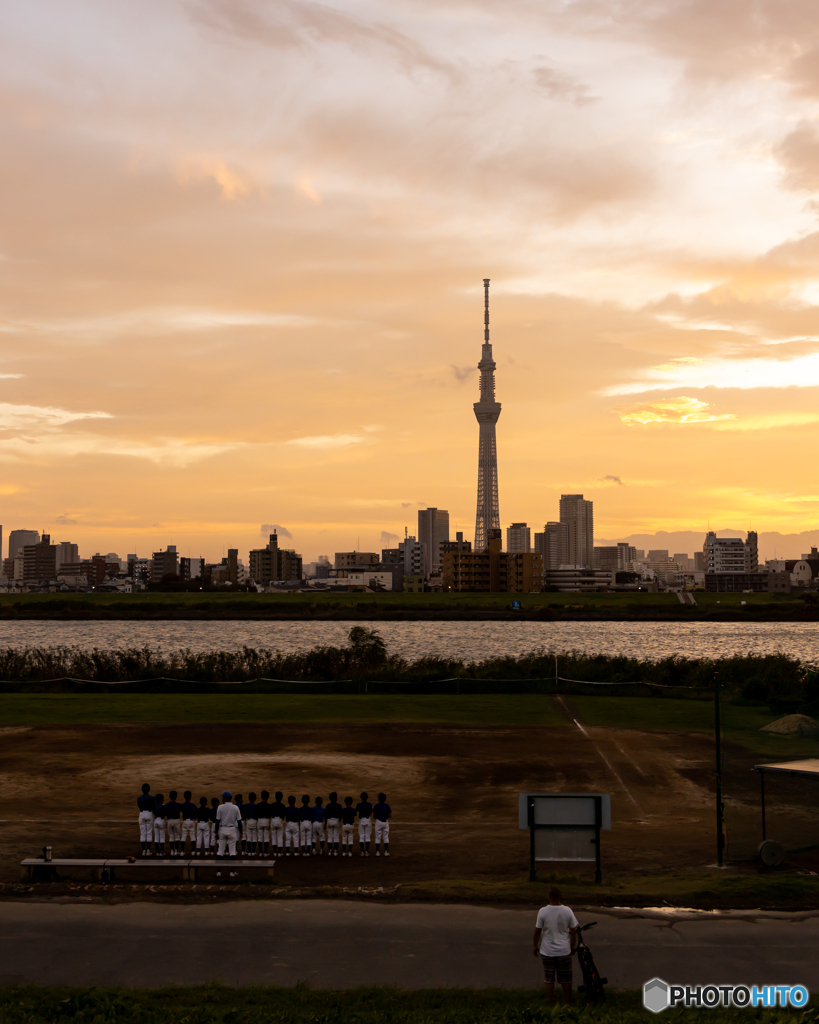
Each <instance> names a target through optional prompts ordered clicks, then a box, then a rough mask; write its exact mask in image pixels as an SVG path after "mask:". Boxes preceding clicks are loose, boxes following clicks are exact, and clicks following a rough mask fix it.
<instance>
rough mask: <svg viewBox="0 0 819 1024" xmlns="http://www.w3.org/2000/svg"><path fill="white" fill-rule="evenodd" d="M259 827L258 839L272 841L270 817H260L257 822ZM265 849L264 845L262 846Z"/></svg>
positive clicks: (262, 841) (266, 841) (261, 841)
mask: <svg viewBox="0 0 819 1024" xmlns="http://www.w3.org/2000/svg"><path fill="white" fill-rule="evenodd" d="M256 826H257V828H258V836H257V838H258V840H259V842H260V843H269V842H270V818H259V819H258V821H257V822H256ZM262 849H264V847H262Z"/></svg>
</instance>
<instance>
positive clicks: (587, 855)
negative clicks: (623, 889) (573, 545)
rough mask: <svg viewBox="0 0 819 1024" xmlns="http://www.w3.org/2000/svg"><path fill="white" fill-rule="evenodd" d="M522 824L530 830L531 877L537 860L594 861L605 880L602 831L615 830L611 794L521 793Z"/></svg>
mask: <svg viewBox="0 0 819 1024" xmlns="http://www.w3.org/2000/svg"><path fill="white" fill-rule="evenodd" d="M518 827H519V828H521V829H528V831H529V878H530V879H531V880H533V881H534V879H535V877H536V873H535V862H536V861H555V860H558V861H593V862H594V865H595V876H594V877H595V881H596V882H599V881H600V880H601V870H600V833H601V831H603V830H606V831H608V830H610V829H611V794H610V793H519V794H518Z"/></svg>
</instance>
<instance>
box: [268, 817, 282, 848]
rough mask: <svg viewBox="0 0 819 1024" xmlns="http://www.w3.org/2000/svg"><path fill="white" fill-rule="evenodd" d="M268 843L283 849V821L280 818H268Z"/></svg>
mask: <svg viewBox="0 0 819 1024" xmlns="http://www.w3.org/2000/svg"><path fill="white" fill-rule="evenodd" d="M270 845H271V846H277V847H278V848H279V849H280V850H283V849H284V822H283V821H282V819H281V818H271V819H270Z"/></svg>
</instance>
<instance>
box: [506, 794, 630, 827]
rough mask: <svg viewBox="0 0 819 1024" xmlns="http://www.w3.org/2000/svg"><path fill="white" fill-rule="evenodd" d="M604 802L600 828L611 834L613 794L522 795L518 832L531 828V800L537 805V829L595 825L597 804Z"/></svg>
mask: <svg viewBox="0 0 819 1024" xmlns="http://www.w3.org/2000/svg"><path fill="white" fill-rule="evenodd" d="M595 796H599V797H600V800H601V811H602V815H601V821H600V828H601V829H602V830H603V831H604V832H610V831H611V793H518V828H520V829H528V828H529V811H528V806H529V805H528V800H529V798H530V797H532V798H533V799H534V802H535V824H536V825H592V826H593V825H594V801H593V800H590V799H589V798H590V797H595Z"/></svg>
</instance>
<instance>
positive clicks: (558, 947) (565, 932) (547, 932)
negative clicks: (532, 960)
mask: <svg viewBox="0 0 819 1024" xmlns="http://www.w3.org/2000/svg"><path fill="white" fill-rule="evenodd" d="M576 947H577V918H576V917H575V916H574V914H573V913H572V911H571V909H570V908H569V907H564V906H563V904H562V903H561V902H560V889H558V888H557V887H556V886H552V888H551V889H550V890H549V903H548V905H547V906H545V907H541V908H540V910H539V911H538V914H537V924H536V925H535V936H534V949H533V950H532V952H533V953H534V955H535V956H540V959H541V961H542V962H543V988H544V991H545V992H546V995H547V996H548V997H549V998H550V999H551V998H552V997H553V996H554V994H555V975H557V981H558V984H559V985H562V986H563V992H564V994H565V996H566V1001H567V1002H571V999H572V954H573V953H574V951H575V948H576Z"/></svg>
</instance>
